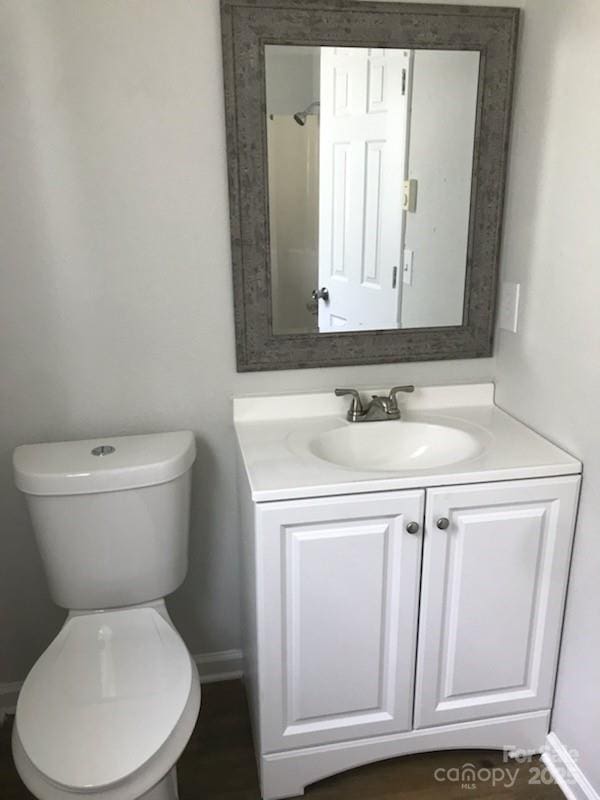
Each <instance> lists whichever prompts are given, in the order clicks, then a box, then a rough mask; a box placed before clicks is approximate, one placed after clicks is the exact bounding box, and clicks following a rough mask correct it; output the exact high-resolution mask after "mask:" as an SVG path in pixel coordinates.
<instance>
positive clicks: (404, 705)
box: [244, 475, 580, 800]
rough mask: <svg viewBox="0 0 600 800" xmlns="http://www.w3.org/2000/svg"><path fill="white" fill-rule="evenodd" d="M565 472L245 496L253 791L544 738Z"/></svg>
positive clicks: (565, 535) (572, 483)
mask: <svg viewBox="0 0 600 800" xmlns="http://www.w3.org/2000/svg"><path fill="white" fill-rule="evenodd" d="M579 480H580V479H579V476H577V475H570V476H566V477H555V478H544V479H534V480H518V481H504V482H499V483H479V484H473V485H460V486H450V487H447V488H443V487H442V488H439V487H434V488H427V489H416V490H400V491H392V492H374V493H366V494H352V495H346V496H344V495H342V496H335V497H317V498H314V499H299V500H291V501H283V502H263V503H253V502H252V501H251V499H250V495H249V492H248V493H247V498H246V500H247V508H246V514H245V516H246V519H247V520H248V519H249V520H250V524H249V525H248V526H247V529H246V531H245V534H244V536H245V538H246V542H245V544H246V548H245V549H246V559H247V560H248V561H249V562H250V569H249V570H247V581H248V584H247V586H246V603H247V604H248V608H249V609H251V613H249V615H248V618H247V630H246V636H247V642H246V655H247V656H248V660H249V662H250V661H251V662H253V663H248V664H247V682H248V684H249V687H248V688H249V697H250V703H251V708H252V712H253V723H254V729H255V741H256V745H257V749H258V752H257V756H258V760H259V768H260V771H261V777H262V792H263V797H264V798H265V800H273V799H274V798H279V797H289V796H294V795H296V794H300V793H301V792H302V791H303V788H304V786H305V785H306V784H308V783H311V782H312V781H314V780H318V779H319V778H322V777H325V776H326V775H329V774H332V773H335V772H337V771H339V770H341V769H347V768H350V767H353V766H357V765H358V764H361V763H366V762H368V761H373V760H376V759H378V758H387V757H390V756H394V755H402V754H405V753H409V752H417V751H419V750H431V749H444V748H451V747H497V748H503V747H510V746H515V747H532V748H539V747H540V746H542V745H543V743H544V739H545V735H546V733H547V728H548V718H549V709H550V707H551V704H552V692H553V686H554V678H555V670H556V662H557V656H558V647H559V641H560V632H561V624H562V614H563V605H564V598H565V590H566V583H567V576H568V569H569V558H570V551H571V541H572V534H573V528H574V520H575V511H576V506H577V495H578V487H579ZM411 523H412V524H411ZM417 528H418V529H417ZM409 530H410V531H413V532H412V533H411V532H409ZM417 642H418V644H417Z"/></svg>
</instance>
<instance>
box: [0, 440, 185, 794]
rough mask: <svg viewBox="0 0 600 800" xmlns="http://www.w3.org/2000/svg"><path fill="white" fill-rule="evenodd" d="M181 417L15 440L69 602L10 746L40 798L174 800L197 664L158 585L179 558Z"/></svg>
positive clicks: (165, 585) (177, 570) (46, 558)
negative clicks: (47, 440) (149, 426)
mask: <svg viewBox="0 0 600 800" xmlns="http://www.w3.org/2000/svg"><path fill="white" fill-rule="evenodd" d="M195 457H196V449H195V442H194V437H193V435H192V433H191V432H189V431H178V432H175V433H160V434H154V435H148V436H123V437H115V438H107V439H102V440H89V441H78V442H61V443H57V444H38V445H23V446H22V447H18V448H17V449H16V450H15V453H14V459H13V463H14V474H15V482H16V485H17V487H18V488H19V489H20V490H21V491H22V492H24V494H25V496H26V499H27V505H28V508H29V512H30V515H31V519H32V522H33V527H34V531H35V535H36V540H37V544H38V547H39V550H40V553H41V556H42V560H43V563H44V568H45V571H46V575H47V579H48V583H49V588H50V593H51V596H52V599H53V600H54V602H55V603H57V605H59V606H62V607H63V608H65V609H68V616H67V619H66V621H65V624H64V626H63V627H62V629H61V630H60V632H59V633H58V635H57V636H56V638H55V639H54V641H53V642H52V643H51V644H50V646H49V647H48V648H47V650H46V651H45V652H44V653H42V655H41V656H40V658H39V659H38V661H37V663H36V664H35V665H34V667H33V669H32V670H31V672H30V673H29V675H28V676H27V678H26V680H25V682H24V684H23V688H22V689H21V692H20V694H19V699H18V702H17V710H16V717H15V723H14V726H13V742H12V744H13V755H14V760H15V764H16V767H17V770H18V772H19V774H20V776H21V778H22V780H23V782H24V783H25V785H26V786H27V787H28V789H29V790H30V791H31V792H32V793H33V794H34V795H35V796H36V797H38V798H39V799H40V800H73V798H74V797H78V796H81V797H85V798H86V800H100V798H102V800H137V798H143V800H176V798H177V797H178V793H177V775H176V762H177V759H178V758H179V755H180V754H181V752H182V750H183V749H184V747H185V745H186V744H187V742H188V740H189V738H190V736H191V734H192V731H193V729H194V725H195V723H196V719H197V717H198V712H199V709H200V682H199V679H198V672H197V669H196V665H195V664H194V662H193V660H192V658H191V656H190V654H189V653H188V650H187V648H186V646H185V644H184V643H183V640H182V639H181V637H180V636H179V634H178V633H177V631H176V630H175V627H174V625H173V623H172V622H171V620H170V618H169V615H168V613H167V609H166V606H165V601H164V598H165V596H166V595H168V594H170V593H171V592H173V591H174V590H175V589H176V588H177V587H178V586H179V585H180V584H181V583H182V581H183V579H184V577H185V574H186V571H187V549H188V527H189V507H190V477H191V467H192V464H193V462H194V459H195Z"/></svg>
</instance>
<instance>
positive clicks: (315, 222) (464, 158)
mask: <svg viewBox="0 0 600 800" xmlns="http://www.w3.org/2000/svg"><path fill="white" fill-rule="evenodd" d="M265 67H266V113H267V133H268V135H267V146H268V171H269V216H270V220H269V222H270V244H271V294H272V299H273V332H274V333H275V334H292V333H314V332H317V331H318V332H321V333H328V332H344V331H364V330H383V329H398V328H429V327H438V326H453V325H461V324H462V320H463V307H464V287H465V276H466V264H467V245H468V235H469V210H470V204H471V181H472V172H473V153H474V134H475V119H476V113H477V91H478V80H479V52H476V51H444V50H384V49H374V48H368V49H367V48H358V47H300V46H287V45H285V46H284V45H267V46H266V47H265Z"/></svg>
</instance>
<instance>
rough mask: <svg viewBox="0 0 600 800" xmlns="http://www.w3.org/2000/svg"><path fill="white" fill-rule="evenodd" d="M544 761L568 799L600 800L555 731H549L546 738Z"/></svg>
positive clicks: (599, 796)
mask: <svg viewBox="0 0 600 800" xmlns="http://www.w3.org/2000/svg"><path fill="white" fill-rule="evenodd" d="M542 761H543V762H544V765H545V767H546V769H547V770H548V772H549V773H550V774H551V775H552V777H553V778H554V780H555V782H556V784H557V786H558V787H559V788H560V790H561V791H562V793H563V794H564V796H565V797H566V798H567V800H600V795H599V794H598V793H597V792H596V790H595V789H594V787H593V786H592V784H591V783H590V782H589V781H588V779H587V778H586V777H585V775H584V774H583V772H582V771H581V768H580V767H579V765H578V764H577V763H576V762H575V760H574V759H573V756H572V755H571V753H570V752H569V751H568V750H567V748H566V747H565V746H564V744H563V743H562V742H561V741H560V739H559V738H558V736H557V735H556V734H555V733H549V734H548V736H547V738H546V752H545V753H544V754H543V755H542Z"/></svg>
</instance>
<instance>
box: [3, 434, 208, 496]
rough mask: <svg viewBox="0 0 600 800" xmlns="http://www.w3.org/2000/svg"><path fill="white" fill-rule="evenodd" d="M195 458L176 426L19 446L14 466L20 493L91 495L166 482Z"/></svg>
mask: <svg viewBox="0 0 600 800" xmlns="http://www.w3.org/2000/svg"><path fill="white" fill-rule="evenodd" d="M195 458H196V443H195V440H194V435H193V433H192V432H191V431H176V432H174V433H153V434H148V435H141V436H107V437H103V438H101V439H84V440H82V441H76V442H55V443H52V444H26V445H21V447H17V449H16V450H15V452H14V455H13V467H14V474H15V483H16V485H17V487H18V488H19V489H20V490H21V491H22V492H25V494H35V495H69V494H95V493H98V492H116V491H121V490H123V489H136V488H141V487H143V486H156V485H157V484H160V483H167V482H168V481H172V480H174V479H175V478H177V477H178V476H179V475H182V474H183V473H184V472H187V470H188V469H189V468H190V467H191V466H192V464H193V463H194V459H195Z"/></svg>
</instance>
